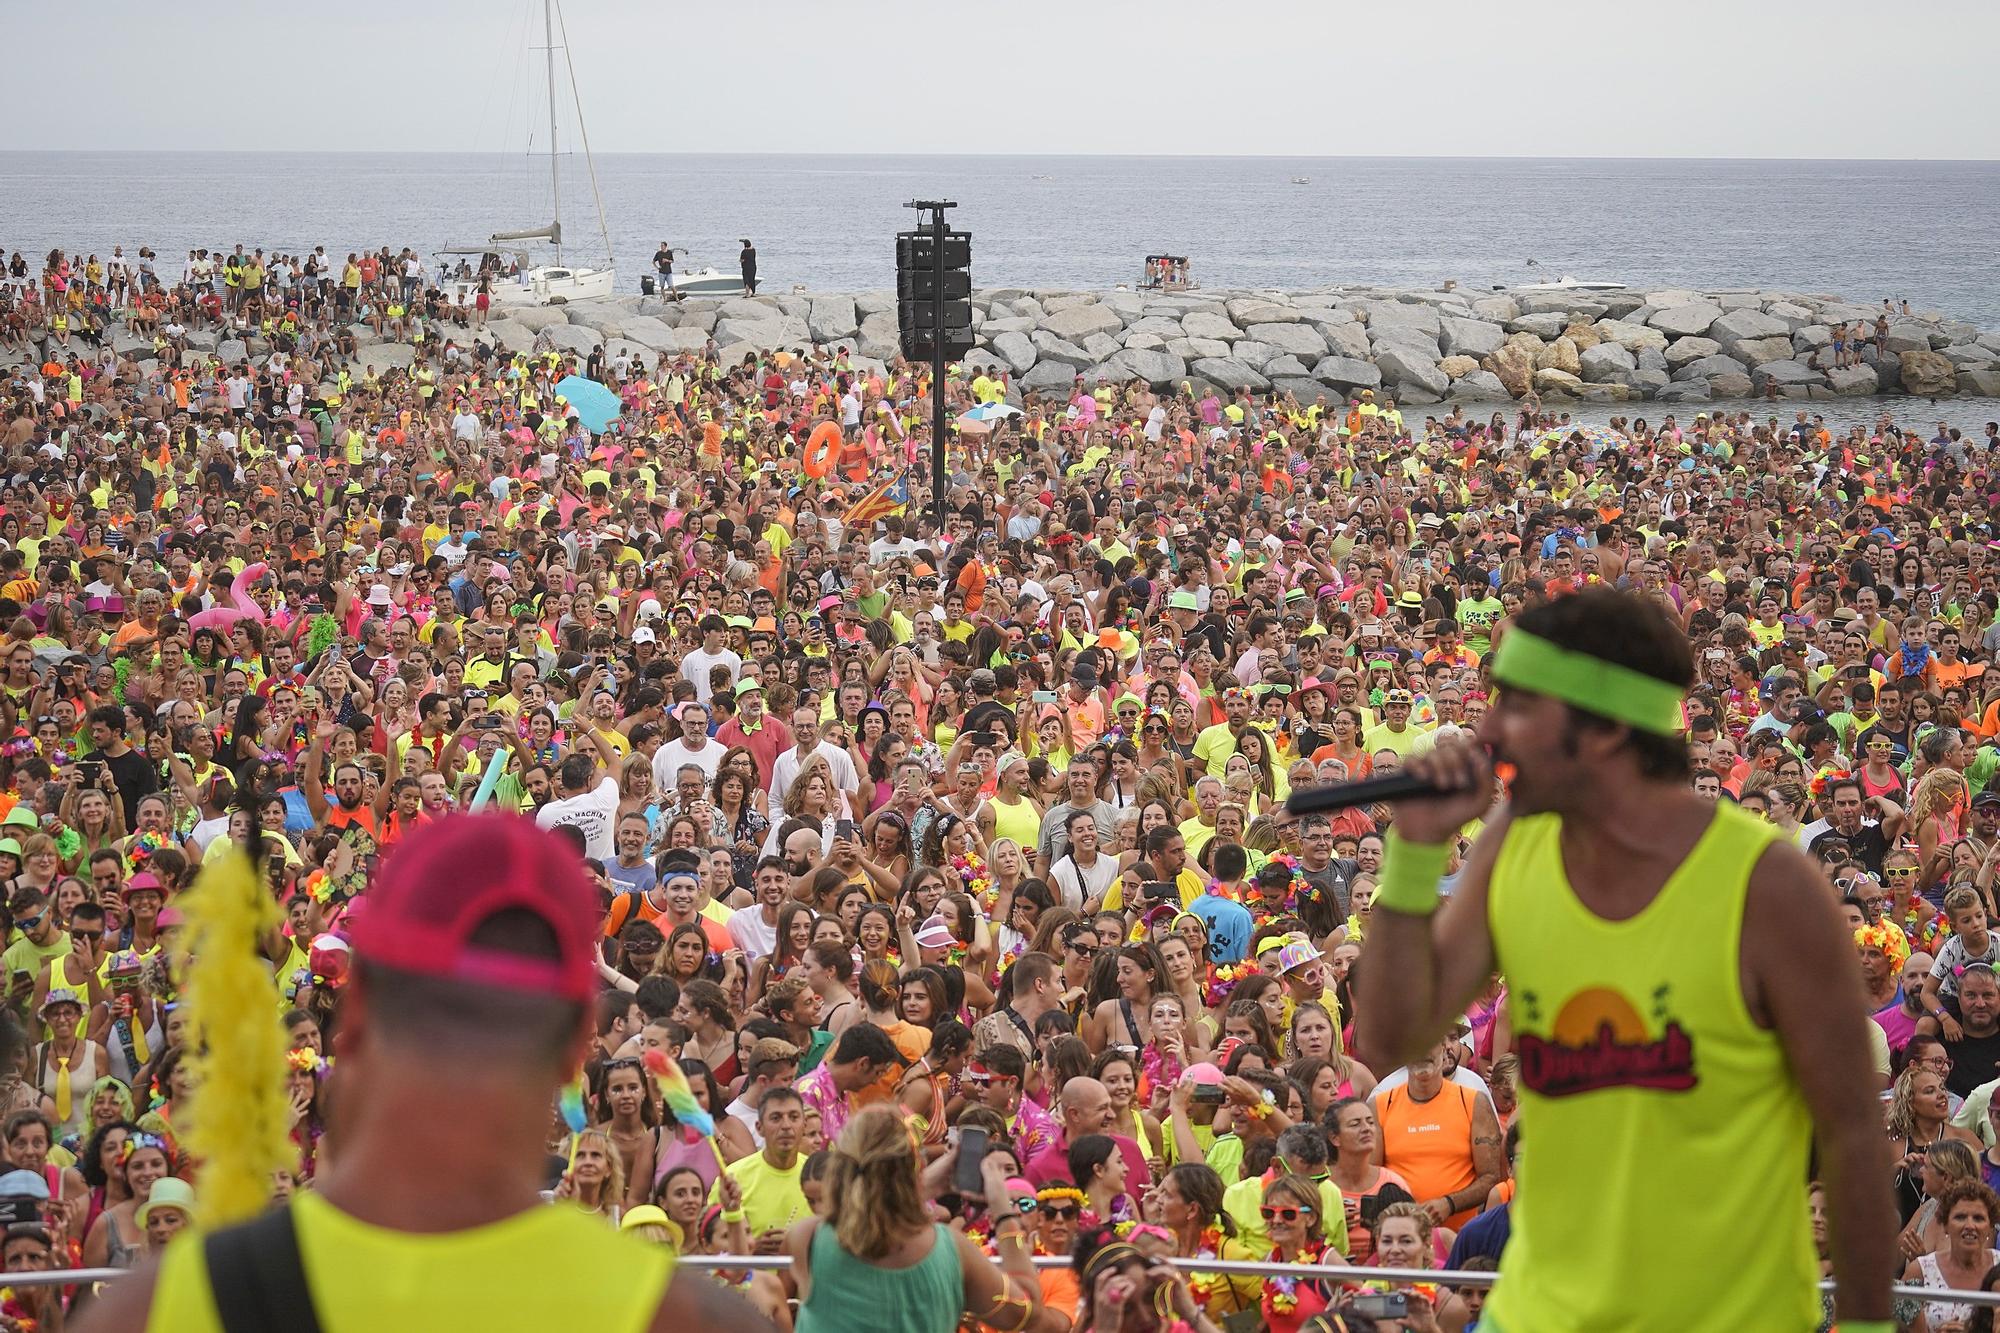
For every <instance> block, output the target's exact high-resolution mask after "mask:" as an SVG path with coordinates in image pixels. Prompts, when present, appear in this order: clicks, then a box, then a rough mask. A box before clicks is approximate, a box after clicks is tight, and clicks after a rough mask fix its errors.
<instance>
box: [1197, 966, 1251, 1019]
mask: <svg viewBox="0 0 2000 1333" xmlns="http://www.w3.org/2000/svg"><path fill="white" fill-rule="evenodd" d="M1257 974H1258V967H1257V964H1256V963H1254V962H1252V961H1250V960H1249V959H1247V958H1246V959H1244V960H1243V961H1242V962H1240V963H1217V964H1216V965H1215V966H1213V967H1211V968H1209V969H1208V983H1207V985H1206V986H1204V987H1203V989H1202V994H1201V1002H1202V1003H1203V1004H1205V1005H1207V1006H1208V1007H1209V1008H1210V1009H1220V1008H1221V1007H1222V1006H1223V1005H1225V1004H1227V1003H1229V997H1230V996H1231V995H1233V994H1235V992H1236V986H1237V983H1239V982H1241V981H1242V980H1243V979H1244V978H1246V977H1253V976H1256V975H1257Z"/></svg>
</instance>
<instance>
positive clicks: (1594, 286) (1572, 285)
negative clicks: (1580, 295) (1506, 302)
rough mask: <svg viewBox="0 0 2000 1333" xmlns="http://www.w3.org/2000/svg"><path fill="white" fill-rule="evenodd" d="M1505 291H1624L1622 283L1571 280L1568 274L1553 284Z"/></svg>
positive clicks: (1530, 285) (1538, 283)
mask: <svg viewBox="0 0 2000 1333" xmlns="http://www.w3.org/2000/svg"><path fill="white" fill-rule="evenodd" d="M1507 290H1508V291H1514V292H1622V291H1624V290H1625V284H1624V283H1622V282H1591V281H1585V280H1583V279H1579V278H1572V277H1571V276H1570V275H1569V274H1567V273H1565V274H1563V275H1562V277H1560V278H1558V279H1556V280H1555V281H1554V282H1537V283H1531V284H1529V285H1528V286H1525V287H1509V288H1508V289H1507Z"/></svg>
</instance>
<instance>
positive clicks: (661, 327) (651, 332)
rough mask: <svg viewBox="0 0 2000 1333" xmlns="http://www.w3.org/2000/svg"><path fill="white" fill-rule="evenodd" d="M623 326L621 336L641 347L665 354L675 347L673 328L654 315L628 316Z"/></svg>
mask: <svg viewBox="0 0 2000 1333" xmlns="http://www.w3.org/2000/svg"><path fill="white" fill-rule="evenodd" d="M622 324H623V331H622V332H621V333H620V335H619V336H620V337H623V338H628V339H630V340H631V341H633V342H635V343H638V344H639V345H640V346H641V347H647V348H651V349H652V350H653V351H655V352H664V351H666V350H667V349H668V348H669V347H672V346H673V345H674V328H673V326H672V325H670V324H668V323H667V322H666V321H665V320H662V319H659V318H657V317H655V316H653V315H627V316H625V318H624V320H623V321H622Z"/></svg>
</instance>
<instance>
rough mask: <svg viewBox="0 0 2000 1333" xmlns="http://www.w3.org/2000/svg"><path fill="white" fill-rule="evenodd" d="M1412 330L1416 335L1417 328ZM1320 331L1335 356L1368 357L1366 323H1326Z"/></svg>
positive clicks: (1328, 348)
mask: <svg viewBox="0 0 2000 1333" xmlns="http://www.w3.org/2000/svg"><path fill="white" fill-rule="evenodd" d="M1410 332H1411V334H1412V336H1415V334H1416V330H1414V329H1412V330H1411V331H1410ZM1320 333H1321V334H1322V335H1323V336H1324V337H1325V338H1326V345H1327V350H1328V351H1330V352H1332V353H1333V354H1334V355H1335V356H1355V357H1361V358H1363V359H1364V360H1365V359H1366V358H1367V356H1368V352H1369V348H1370V344H1369V342H1368V327H1367V326H1366V325H1365V324H1325V325H1322V326H1320Z"/></svg>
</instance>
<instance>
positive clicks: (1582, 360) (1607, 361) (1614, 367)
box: [1577, 343, 1639, 384]
mask: <svg viewBox="0 0 2000 1333" xmlns="http://www.w3.org/2000/svg"><path fill="white" fill-rule="evenodd" d="M1577 362H1578V364H1579V366H1580V367H1581V371H1580V373H1581V374H1582V376H1583V378H1584V379H1586V380H1588V381H1590V382H1591V383H1592V384H1607V383H1611V382H1612V380H1613V377H1614V376H1616V375H1617V374H1619V373H1620V372H1622V371H1627V370H1637V369H1638V367H1639V363H1638V361H1637V359H1636V358H1634V357H1633V355H1632V354H1631V353H1630V352H1628V351H1626V350H1625V349H1624V348H1623V347H1620V346H1619V345H1618V344H1617V343H1598V344H1597V345H1596V346H1595V347H1586V348H1584V349H1583V351H1581V352H1579V353H1578V354H1577Z"/></svg>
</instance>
